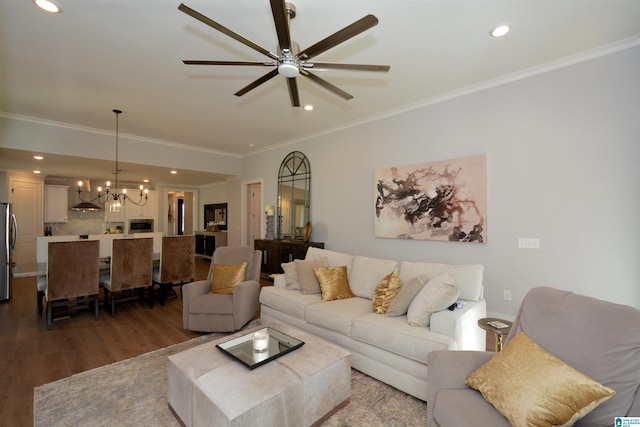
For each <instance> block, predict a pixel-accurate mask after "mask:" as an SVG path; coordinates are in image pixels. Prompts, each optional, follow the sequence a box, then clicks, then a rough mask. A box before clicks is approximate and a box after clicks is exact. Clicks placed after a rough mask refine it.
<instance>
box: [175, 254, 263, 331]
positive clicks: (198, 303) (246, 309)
mask: <svg viewBox="0 0 640 427" xmlns="http://www.w3.org/2000/svg"><path fill="white" fill-rule="evenodd" d="M243 262H246V263H247V270H246V275H245V281H244V282H241V283H238V284H236V285H235V286H234V287H233V289H234V290H233V294H214V293H211V278H212V277H213V271H214V268H215V265H216V264H220V265H229V264H240V263H243ZM261 264H262V251H257V250H254V249H253V248H251V247H249V246H240V247H229V246H222V247H219V248H218V249H216V251H215V252H214V253H213V258H212V259H211V266H210V267H209V274H208V275H207V280H199V281H196V282H193V283H189V284H186V285H184V286H183V288H182V323H183V326H184V328H185V329H189V330H192V331H198V332H233V331H237V330H238V329H240V328H242V327H243V326H244V325H246V324H247V323H248V322H249V321H250V320H252V319H253V318H254V317H256V314H257V313H258V308H259V302H258V299H259V297H260V266H261Z"/></svg>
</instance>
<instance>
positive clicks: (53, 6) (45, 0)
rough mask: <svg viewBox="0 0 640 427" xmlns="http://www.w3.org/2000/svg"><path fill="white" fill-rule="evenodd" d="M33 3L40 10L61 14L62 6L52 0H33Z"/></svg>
mask: <svg viewBox="0 0 640 427" xmlns="http://www.w3.org/2000/svg"><path fill="white" fill-rule="evenodd" d="M33 2H34V3H35V4H36V6H38V7H39V8H40V9H42V10H46V11H47V12H51V13H60V12H62V6H60V4H59V3H57V2H55V1H54V0H33Z"/></svg>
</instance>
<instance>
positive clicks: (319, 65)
mask: <svg viewBox="0 0 640 427" xmlns="http://www.w3.org/2000/svg"><path fill="white" fill-rule="evenodd" d="M302 66H303V67H304V68H311V69H313V70H322V69H326V70H357V71H383V72H387V71H389V70H390V69H391V67H390V66H389V65H367V64H341V63H337V62H309V63H307V62H305V63H304V64H302Z"/></svg>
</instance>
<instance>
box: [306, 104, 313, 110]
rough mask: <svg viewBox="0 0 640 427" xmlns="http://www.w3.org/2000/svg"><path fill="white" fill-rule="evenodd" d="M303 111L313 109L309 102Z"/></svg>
mask: <svg viewBox="0 0 640 427" xmlns="http://www.w3.org/2000/svg"><path fill="white" fill-rule="evenodd" d="M304 109H305V111H312V110H313V105H311V104H307V105H305V106H304Z"/></svg>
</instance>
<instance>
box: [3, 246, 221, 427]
mask: <svg viewBox="0 0 640 427" xmlns="http://www.w3.org/2000/svg"><path fill="white" fill-rule="evenodd" d="M209 264H210V261H209V260H204V259H200V258H196V274H195V276H196V280H199V279H205V278H206V276H207V272H208V269H209ZM177 289H178V288H176V290H177ZM12 291H13V296H12V298H11V300H10V301H8V302H4V303H1V304H0V349H1V351H0V375H2V377H1V380H0V384H1V386H0V426H20V427H21V426H32V425H33V388H34V387H36V386H39V385H42V384H46V383H49V382H51V381H56V380H58V379H61V378H65V377H68V376H70V375H73V374H76V373H79V372H83V371H86V370H89V369H93V368H97V367H99V366H104V365H107V364H110V363H113V362H117V361H120V360H124V359H128V358H130V357H134V356H138V355H140V354H144V353H147V352H149V351H153V350H157V349H159V348H163V347H167V346H169V345H172V344H176V343H179V342H183V341H186V340H189V339H191V338H195V337H198V336H201V335H203V334H202V333H197V332H192V331H187V330H185V329H183V328H182V300H180V297H179V296H178V297H177V298H171V299H168V300H167V301H166V304H165V306H164V307H163V306H161V305H160V304H159V303H156V304H155V305H154V307H153V309H149V307H148V306H147V305H143V304H141V303H139V302H136V301H133V302H127V303H123V304H120V305H118V306H117V307H116V310H117V312H116V317H111V314H110V312H109V310H105V309H104V306H101V307H100V319H99V320H97V321H96V320H95V317H94V316H93V314H92V312H90V311H80V312H77V313H75V314H73V315H72V316H71V317H70V318H69V319H65V320H60V321H56V322H54V324H53V328H52V329H51V330H47V322H46V316H45V315H38V312H37V307H36V285H35V278H25V279H15V280H14V282H13V288H12ZM178 293H179V292H178ZM100 297H101V298H102V294H101V295H100Z"/></svg>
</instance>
